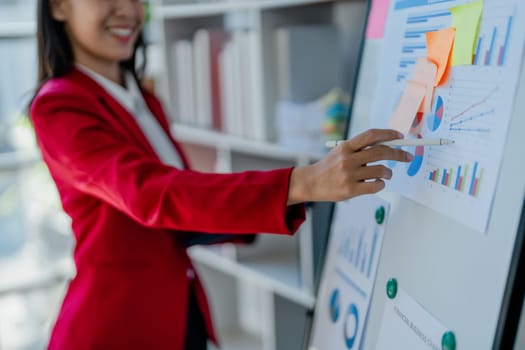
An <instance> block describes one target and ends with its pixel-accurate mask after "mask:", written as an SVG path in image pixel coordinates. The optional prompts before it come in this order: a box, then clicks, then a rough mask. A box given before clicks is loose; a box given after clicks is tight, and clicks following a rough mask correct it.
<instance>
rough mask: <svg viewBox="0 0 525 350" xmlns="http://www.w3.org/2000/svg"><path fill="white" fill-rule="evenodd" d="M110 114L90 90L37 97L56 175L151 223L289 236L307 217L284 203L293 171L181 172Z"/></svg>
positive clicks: (39, 129)
mask: <svg viewBox="0 0 525 350" xmlns="http://www.w3.org/2000/svg"><path fill="white" fill-rule="evenodd" d="M105 113H106V114H107V111H105V110H104V109H103V108H102V107H101V104H100V103H99V101H97V99H96V98H95V97H94V96H90V95H89V94H80V93H73V92H70V93H65V92H53V91H52V90H51V91H47V92H46V93H41V94H40V95H39V96H37V98H36V99H35V100H34V102H33V105H32V108H31V118H32V120H33V124H34V127H35V132H36V135H37V139H38V142H39V146H40V148H41V151H42V155H43V158H44V160H45V162H46V163H47V165H48V167H49V169H50V172H51V173H52V175H53V177H55V178H58V179H60V181H62V182H64V183H67V184H68V185H69V186H71V187H73V188H75V189H77V190H79V191H82V192H83V193H86V194H88V195H91V196H94V197H97V198H99V199H101V200H102V201H104V202H107V203H109V204H110V205H112V206H114V207H115V208H117V209H118V210H120V211H122V212H124V213H125V214H126V215H128V216H130V217H131V218H133V219H134V220H136V221H137V222H139V223H140V224H142V225H145V226H148V227H152V228H164V229H174V230H183V231H198V232H216V233H247V232H272V233H285V234H291V233H293V232H295V231H296V230H297V228H298V227H299V225H300V224H301V223H302V222H303V220H304V206H302V205H298V206H292V207H287V206H286V202H287V196H288V186H289V179H290V173H291V169H278V170H273V171H247V172H243V173H236V174H204V173H200V172H197V171H191V170H179V169H176V168H173V167H170V166H167V165H165V164H163V163H162V162H161V161H160V160H159V159H158V158H157V157H156V155H155V154H151V152H148V150H146V149H144V147H140V146H139V145H137V144H136V143H134V142H133V140H132V139H130V137H129V135H127V134H126V132H124V131H123V130H124V129H122V130H120V129H117V128H115V127H114V126H111V125H110V123H108V121H107V120H106V119H105V116H104V114H105Z"/></svg>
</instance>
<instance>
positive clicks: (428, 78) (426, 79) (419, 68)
mask: <svg viewBox="0 0 525 350" xmlns="http://www.w3.org/2000/svg"><path fill="white" fill-rule="evenodd" d="M436 74H437V66H436V65H435V64H434V63H432V62H430V61H429V60H428V59H427V58H425V57H420V58H418V60H417V62H416V68H415V69H414V74H413V75H412V80H413V81H416V82H418V83H421V84H424V85H425V87H426V92H425V98H424V100H423V103H422V104H421V106H420V107H419V109H418V111H419V112H423V113H429V112H430V111H431V110H432V99H433V97H434V82H435V81H436Z"/></svg>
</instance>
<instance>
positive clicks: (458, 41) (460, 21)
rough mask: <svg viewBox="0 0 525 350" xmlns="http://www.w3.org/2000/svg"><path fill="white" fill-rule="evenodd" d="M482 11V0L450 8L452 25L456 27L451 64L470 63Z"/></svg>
mask: <svg viewBox="0 0 525 350" xmlns="http://www.w3.org/2000/svg"><path fill="white" fill-rule="evenodd" d="M482 12H483V0H478V1H474V2H469V3H467V4H464V5H460V6H456V7H453V8H451V9H450V13H451V14H452V27H454V28H456V37H455V40H454V49H453V52H452V65H453V66H459V65H465V64H472V58H473V56H474V49H475V45H476V39H477V37H478V31H479V22H480V19H481V13H482Z"/></svg>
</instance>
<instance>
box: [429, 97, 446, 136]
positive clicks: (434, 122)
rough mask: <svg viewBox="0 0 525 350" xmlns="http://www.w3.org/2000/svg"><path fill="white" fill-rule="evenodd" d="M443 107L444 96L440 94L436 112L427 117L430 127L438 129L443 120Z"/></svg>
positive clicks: (434, 129) (437, 99)
mask: <svg viewBox="0 0 525 350" xmlns="http://www.w3.org/2000/svg"><path fill="white" fill-rule="evenodd" d="M443 109H444V106H443V98H442V97H441V96H438V97H437V98H436V106H435V108H434V112H433V113H432V114H430V115H428V117H427V123H428V128H429V129H430V130H432V131H436V130H437V129H438V128H439V126H440V125H441V122H442V121H443Z"/></svg>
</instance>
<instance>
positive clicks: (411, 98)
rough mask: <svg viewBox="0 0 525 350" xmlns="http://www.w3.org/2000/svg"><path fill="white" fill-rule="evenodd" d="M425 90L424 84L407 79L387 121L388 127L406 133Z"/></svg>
mask: <svg viewBox="0 0 525 350" xmlns="http://www.w3.org/2000/svg"><path fill="white" fill-rule="evenodd" d="M426 91H427V88H426V86H425V84H422V83H419V82H417V81H413V80H409V81H408V82H407V85H406V87H405V91H404V92H403V95H402V96H401V98H400V99H399V102H398V103H397V106H396V108H395V109H394V112H393V113H392V116H391V117H390V120H389V121H388V127H389V128H391V129H394V130H397V131H399V132H401V133H403V134H406V133H408V131H409V130H410V127H411V126H412V123H413V121H414V118H415V117H416V114H417V111H418V110H419V106H421V102H423V97H425V93H426Z"/></svg>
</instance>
